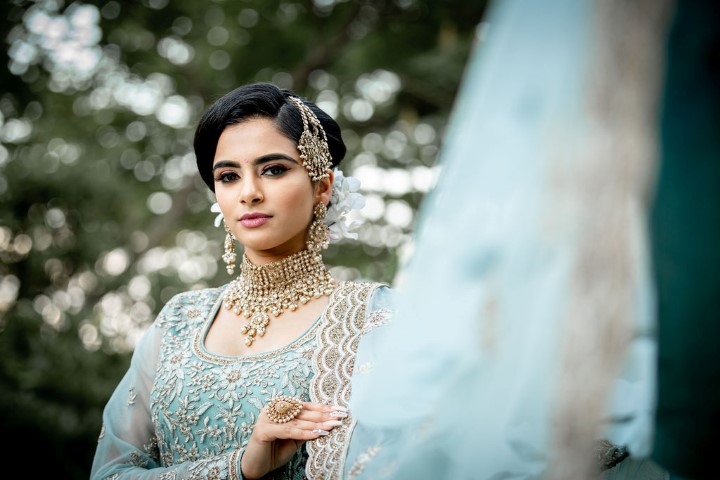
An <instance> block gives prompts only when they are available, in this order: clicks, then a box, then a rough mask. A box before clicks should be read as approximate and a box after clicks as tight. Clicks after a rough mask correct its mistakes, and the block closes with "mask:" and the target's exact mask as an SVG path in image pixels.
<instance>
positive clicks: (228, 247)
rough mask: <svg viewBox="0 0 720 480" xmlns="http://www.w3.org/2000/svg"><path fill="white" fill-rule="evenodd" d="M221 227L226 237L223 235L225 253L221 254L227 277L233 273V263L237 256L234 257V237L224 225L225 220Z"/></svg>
mask: <svg viewBox="0 0 720 480" xmlns="http://www.w3.org/2000/svg"><path fill="white" fill-rule="evenodd" d="M223 226H224V227H225V232H226V233H227V235H225V253H223V256H222V259H223V261H224V262H225V269H226V270H227V273H228V275H232V274H233V273H235V261H236V260H237V255H235V244H234V243H233V238H234V237H233V234H232V232H231V231H230V229H229V228H228V226H227V224H226V223H225V220H223Z"/></svg>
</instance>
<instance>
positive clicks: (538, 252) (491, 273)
mask: <svg viewBox="0 0 720 480" xmlns="http://www.w3.org/2000/svg"><path fill="white" fill-rule="evenodd" d="M593 4H594V2H591V1H587V0H586V1H565V0H549V1H544V2H534V1H522V0H509V1H500V2H496V3H495V4H494V5H493V8H492V9H491V10H490V13H489V15H488V17H487V22H486V23H484V24H483V25H480V26H479V29H478V37H479V38H481V37H482V38H483V43H482V44H481V45H478V46H477V47H476V49H475V51H474V53H473V55H472V57H471V61H470V63H469V65H468V68H467V71H466V74H465V78H464V80H463V84H462V89H461V91H460V94H459V96H458V99H457V103H456V106H455V110H454V114H453V117H452V118H451V123H450V126H449V131H448V133H447V136H446V140H445V143H444V147H443V151H442V154H441V157H440V167H441V174H440V177H439V181H438V184H437V185H436V187H435V189H434V191H432V193H431V194H429V196H428V197H426V200H425V203H424V204H423V206H422V209H421V216H420V221H419V227H418V230H417V234H416V243H415V245H414V250H413V253H412V256H411V257H410V260H409V262H408V264H407V265H406V266H405V267H404V268H403V270H402V273H401V276H400V278H399V282H398V285H397V290H398V306H397V312H396V317H395V320H394V321H393V323H392V324H390V325H389V326H388V332H386V334H385V335H384V337H383V343H381V345H380V348H379V351H378V356H377V358H378V361H377V364H376V365H375V368H374V369H373V371H372V372H370V374H369V375H366V376H364V377H363V378H362V379H358V380H362V381H361V383H358V384H357V385H355V384H354V387H353V392H354V393H353V399H352V403H351V411H352V412H353V413H354V414H355V416H356V418H357V426H356V429H355V432H354V433H353V441H352V442H351V445H350V450H349V458H348V462H347V469H348V471H349V473H350V475H349V477H350V478H393V479H434V480H438V479H453V480H458V479H482V480H485V479H528V478H540V477H541V476H542V475H543V474H544V473H545V472H546V470H547V468H548V466H549V465H550V464H551V462H552V460H553V458H554V455H555V451H554V450H553V433H554V427H555V425H554V424H553V422H554V419H555V414H556V410H555V409H556V406H557V401H558V398H559V397H561V396H563V395H564V394H565V392H564V391H563V390H562V386H561V385H560V373H561V370H562V358H561V352H562V350H563V342H564V341H568V339H566V338H564V337H563V332H564V330H563V329H564V326H563V323H562V322H563V320H564V317H565V315H566V314H567V310H566V309H567V308H568V297H569V295H570V293H569V292H571V291H573V288H574V287H575V285H574V284H573V281H574V278H573V276H572V274H571V272H572V271H573V268H574V267H575V266H576V265H575V262H576V261H577V257H578V255H579V254H580V253H579V252H578V238H579V235H580V233H581V232H579V231H578V229H579V228H580V227H581V225H582V222H579V221H578V218H579V217H578V212H577V211H576V209H575V207H576V205H574V204H572V203H568V200H572V197H571V196H569V197H568V198H564V197H563V194H564V192H563V191H562V189H558V179H559V177H562V176H563V175H572V173H568V172H573V171H576V170H577V169H578V163H579V162H582V161H584V159H583V158H582V157H579V156H573V155H571V153H572V152H574V151H577V150H576V149H575V147H576V145H573V142H574V141H575V139H576V138H580V139H582V138H585V137H587V136H589V132H590V133H592V131H591V130H592V128H593V125H592V122H590V121H589V120H588V119H587V111H586V110H585V99H586V97H585V96H586V95H587V94H588V92H587V88H588V87H587V83H588V78H589V76H590V75H591V74H592V72H591V71H590V70H589V69H588V61H589V60H588V57H589V52H590V51H592V48H593V44H592V39H591V33H592V32H593V28H594V25H593V20H594V17H593V15H594V13H595V12H594V10H593ZM574 181H577V183H578V184H582V182H583V181H587V179H582V178H577V179H575V178H572V177H571V178H570V183H573V182H574ZM641 196H642V195H641V194H640V193H639V194H638V197H641ZM583 207H586V205H583ZM644 208H645V207H644V203H643V199H642V198H638V199H637V201H636V202H634V203H632V204H631V206H630V209H631V210H632V215H630V218H633V219H634V220H633V221H632V222H631V223H629V224H628V225H627V227H628V243H627V245H625V248H626V250H627V251H629V252H631V254H632V255H631V257H630V259H631V260H630V262H631V265H629V266H628V271H629V272H630V276H631V278H630V279H629V281H628V285H629V289H630V290H631V292H630V293H629V296H630V298H631V305H630V309H631V315H630V317H631V318H630V319H629V321H630V325H629V326H628V328H629V329H630V330H631V338H632V340H631V342H630V344H629V345H628V346H627V349H626V350H625V352H626V353H625V354H624V358H623V359H622V361H621V363H622V364H623V367H622V369H621V371H620V372H618V374H617V376H616V379H615V382H614V384H613V385H611V388H609V389H608V390H607V391H606V392H602V393H604V394H605V395H606V396H607V398H601V399H599V401H600V402H602V403H603V404H605V405H606V415H605V416H604V424H603V428H602V429H601V434H602V436H603V437H605V438H607V439H608V440H610V441H611V442H613V443H614V444H616V445H621V446H625V447H627V448H628V450H629V451H630V453H631V456H632V461H631V462H630V461H629V462H628V463H627V465H628V466H631V467H632V470H631V471H623V469H621V468H619V467H618V468H616V469H615V470H613V471H612V472H611V473H609V475H611V476H612V478H615V479H620V478H627V479H629V478H633V479H636V480H637V479H642V478H647V479H651V478H667V474H666V472H664V471H663V470H662V469H661V468H658V467H657V466H655V465H653V464H652V462H651V461H650V460H649V459H648V456H649V454H650V452H651V447H652V442H651V439H652V435H653V419H654V399H655V397H654V393H655V391H654V389H655V360H656V354H657V342H656V337H655V327H656V324H655V311H654V294H655V292H654V289H653V286H652V280H651V271H650V263H649V246H648V238H647V231H646V225H645V218H646V213H647V212H646V211H645V210H644ZM599 240H601V239H599ZM592 354H593V353H592V352H588V355H592ZM593 380H594V379H593V378H587V379H583V380H582V381H586V382H587V384H588V385H590V384H592V382H593ZM588 455H592V454H591V453H590V452H588ZM620 465H621V466H622V465H623V464H622V463H621V464H620ZM638 472H645V473H644V474H642V475H640V476H634V475H635V474H637V473H638Z"/></svg>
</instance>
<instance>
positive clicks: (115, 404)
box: [90, 304, 242, 480]
mask: <svg viewBox="0 0 720 480" xmlns="http://www.w3.org/2000/svg"><path fill="white" fill-rule="evenodd" d="M169 305H170V304H168V305H167V306H166V307H165V308H164V309H163V312H161V313H160V316H159V317H158V320H160V319H161V318H162V317H163V316H164V315H165V314H166V313H167V312H168V310H169ZM159 324H160V322H159V321H157V320H156V322H155V323H154V324H153V325H152V326H151V327H150V328H149V329H148V331H147V332H145V334H144V335H143V337H142V339H141V340H140V342H139V343H138V345H137V348H136V349H135V352H134V353H133V357H132V361H131V363H130V368H129V369H128V371H127V373H126V374H125V376H124V377H123V379H122V380H121V381H120V383H119V384H118V386H117V388H116V389H115V391H114V392H113V394H112V396H111V397H110V400H109V401H108V403H107V405H106V406H105V410H104V412H103V429H102V433H101V434H100V439H99V440H98V446H97V450H96V451H95V458H94V460H93V465H92V472H91V476H90V478H91V479H92V480H104V479H112V480H116V479H121V478H127V479H171V478H172V479H176V480H180V479H184V478H194V479H195V478H208V477H213V478H223V479H234V478H235V479H236V478H240V474H239V459H240V456H241V455H242V451H241V450H236V451H234V452H229V453H226V454H222V455H218V456H216V457H211V458H208V459H204V460H200V461H197V462H187V463H183V464H178V465H173V466H170V467H167V468H165V467H162V463H161V462H160V458H159V453H158V448H157V440H156V436H155V429H154V426H153V423H152V414H151V411H150V393H151V392H152V387H153V383H154V381H155V372H156V367H157V361H158V358H159V352H160V345H161V342H162V336H163V333H164V331H163V329H162V327H161V326H159ZM213 475H214V476H213Z"/></svg>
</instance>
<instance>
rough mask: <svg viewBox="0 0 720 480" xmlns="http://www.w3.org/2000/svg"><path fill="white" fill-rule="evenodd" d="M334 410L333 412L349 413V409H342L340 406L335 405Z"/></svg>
mask: <svg viewBox="0 0 720 480" xmlns="http://www.w3.org/2000/svg"><path fill="white" fill-rule="evenodd" d="M332 408H333V410H340V411H342V412H347V411H348V409H347V408H345V407H341V406H340V405H333V406H332Z"/></svg>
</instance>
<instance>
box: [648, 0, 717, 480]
mask: <svg viewBox="0 0 720 480" xmlns="http://www.w3.org/2000/svg"><path fill="white" fill-rule="evenodd" d="M666 78H667V80H666V86H665V89H664V95H663V109H662V124H661V132H662V167H661V169H660V172H659V179H658V186H657V194H656V198H655V203H654V205H653V210H652V245H653V264H654V266H655V277H656V283H657V289H658V321H659V338H658V340H659V347H660V348H659V363H658V409H657V429H656V435H655V442H654V444H655V448H654V452H653V458H654V459H655V460H656V461H657V462H658V463H660V464H661V465H663V466H665V468H667V469H669V470H671V471H672V472H674V473H677V474H679V475H685V476H687V477H690V478H718V477H720V474H718V473H717V466H716V465H717V464H716V461H715V460H714V459H715V458H716V456H717V452H716V450H717V445H718V431H720V361H719V360H718V355H719V353H720V348H719V347H720V342H719V340H718V339H720V318H719V314H718V312H720V8H719V7H718V3H717V2H715V1H703V0H694V1H686V2H678V3H677V12H676V15H675V19H674V22H673V25H672V30H671V32H670V37H669V43H668V50H667V75H666Z"/></svg>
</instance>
